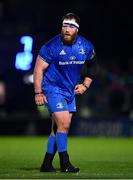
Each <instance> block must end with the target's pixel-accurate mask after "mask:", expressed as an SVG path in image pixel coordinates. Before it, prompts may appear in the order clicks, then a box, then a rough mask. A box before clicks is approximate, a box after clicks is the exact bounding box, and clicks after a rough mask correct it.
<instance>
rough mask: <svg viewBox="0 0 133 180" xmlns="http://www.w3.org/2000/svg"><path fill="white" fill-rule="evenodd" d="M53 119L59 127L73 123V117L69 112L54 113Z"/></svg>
mask: <svg viewBox="0 0 133 180" xmlns="http://www.w3.org/2000/svg"><path fill="white" fill-rule="evenodd" d="M52 118H53V119H54V120H55V122H56V124H57V126H58V127H59V126H69V125H70V123H71V115H70V113H69V111H60V112H53V113H52Z"/></svg>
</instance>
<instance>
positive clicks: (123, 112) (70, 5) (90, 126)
mask: <svg viewBox="0 0 133 180" xmlns="http://www.w3.org/2000/svg"><path fill="white" fill-rule="evenodd" d="M68 12H74V13H77V14H78V15H79V16H80V18H81V25H80V32H79V33H80V34H81V35H83V36H84V37H86V38H87V39H89V40H90V41H91V42H92V43H93V44H94V46H95V50H96V54H97V59H98V72H97V78H96V80H95V81H94V82H93V83H92V85H91V87H90V89H89V90H88V92H87V93H85V94H84V95H83V96H78V97H77V109H78V111H77V114H75V115H74V117H73V121H72V126H71V129H70V134H71V135H79V136H88V135H90V136H133V49H132V48H133V11H132V2H131V1H123V2H122V1H120V0H117V1H105V0H101V1H96V0H88V1H82V0H71V1H69V0H67V1H64V0H62V1H61V0H60V1H59V0H56V1H54V0H53V1H52V0H49V1H48V0H38V1H37V0H34V1H31V0H28V1H26V0H0V134H1V135H47V134H48V133H49V132H50V126H51V122H50V119H49V114H48V112H47V109H46V108H45V107H37V106H36V105H35V102H34V90H33V69H34V65H35V60H36V56H37V54H38V51H39V49H40V48H41V46H42V45H43V44H44V43H45V42H46V41H48V40H49V39H50V38H52V37H53V36H55V35H57V34H58V33H60V29H61V23H60V21H61V18H62V17H63V15H64V14H66V13H68Z"/></svg>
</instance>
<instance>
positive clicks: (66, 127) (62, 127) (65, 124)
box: [58, 122, 70, 132]
mask: <svg viewBox="0 0 133 180" xmlns="http://www.w3.org/2000/svg"><path fill="white" fill-rule="evenodd" d="M69 127H70V122H62V123H61V125H60V126H59V128H58V130H59V131H61V132H68V130H69Z"/></svg>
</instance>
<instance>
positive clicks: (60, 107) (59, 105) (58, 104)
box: [56, 102, 64, 109]
mask: <svg viewBox="0 0 133 180" xmlns="http://www.w3.org/2000/svg"><path fill="white" fill-rule="evenodd" d="M63 107H64V106H63V104H62V102H59V103H57V104H56V108H57V109H62V108H63Z"/></svg>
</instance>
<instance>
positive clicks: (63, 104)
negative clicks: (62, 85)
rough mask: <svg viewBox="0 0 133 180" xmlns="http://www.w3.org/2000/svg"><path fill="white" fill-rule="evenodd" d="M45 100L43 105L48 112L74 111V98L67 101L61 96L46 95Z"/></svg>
mask: <svg viewBox="0 0 133 180" xmlns="http://www.w3.org/2000/svg"><path fill="white" fill-rule="evenodd" d="M47 101H48V102H47V103H46V104H45V105H46V107H47V108H48V111H49V113H53V112H61V111H69V112H76V103H75V98H74V99H73V100H72V101H71V102H68V101H67V100H66V99H65V98H63V97H47Z"/></svg>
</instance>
